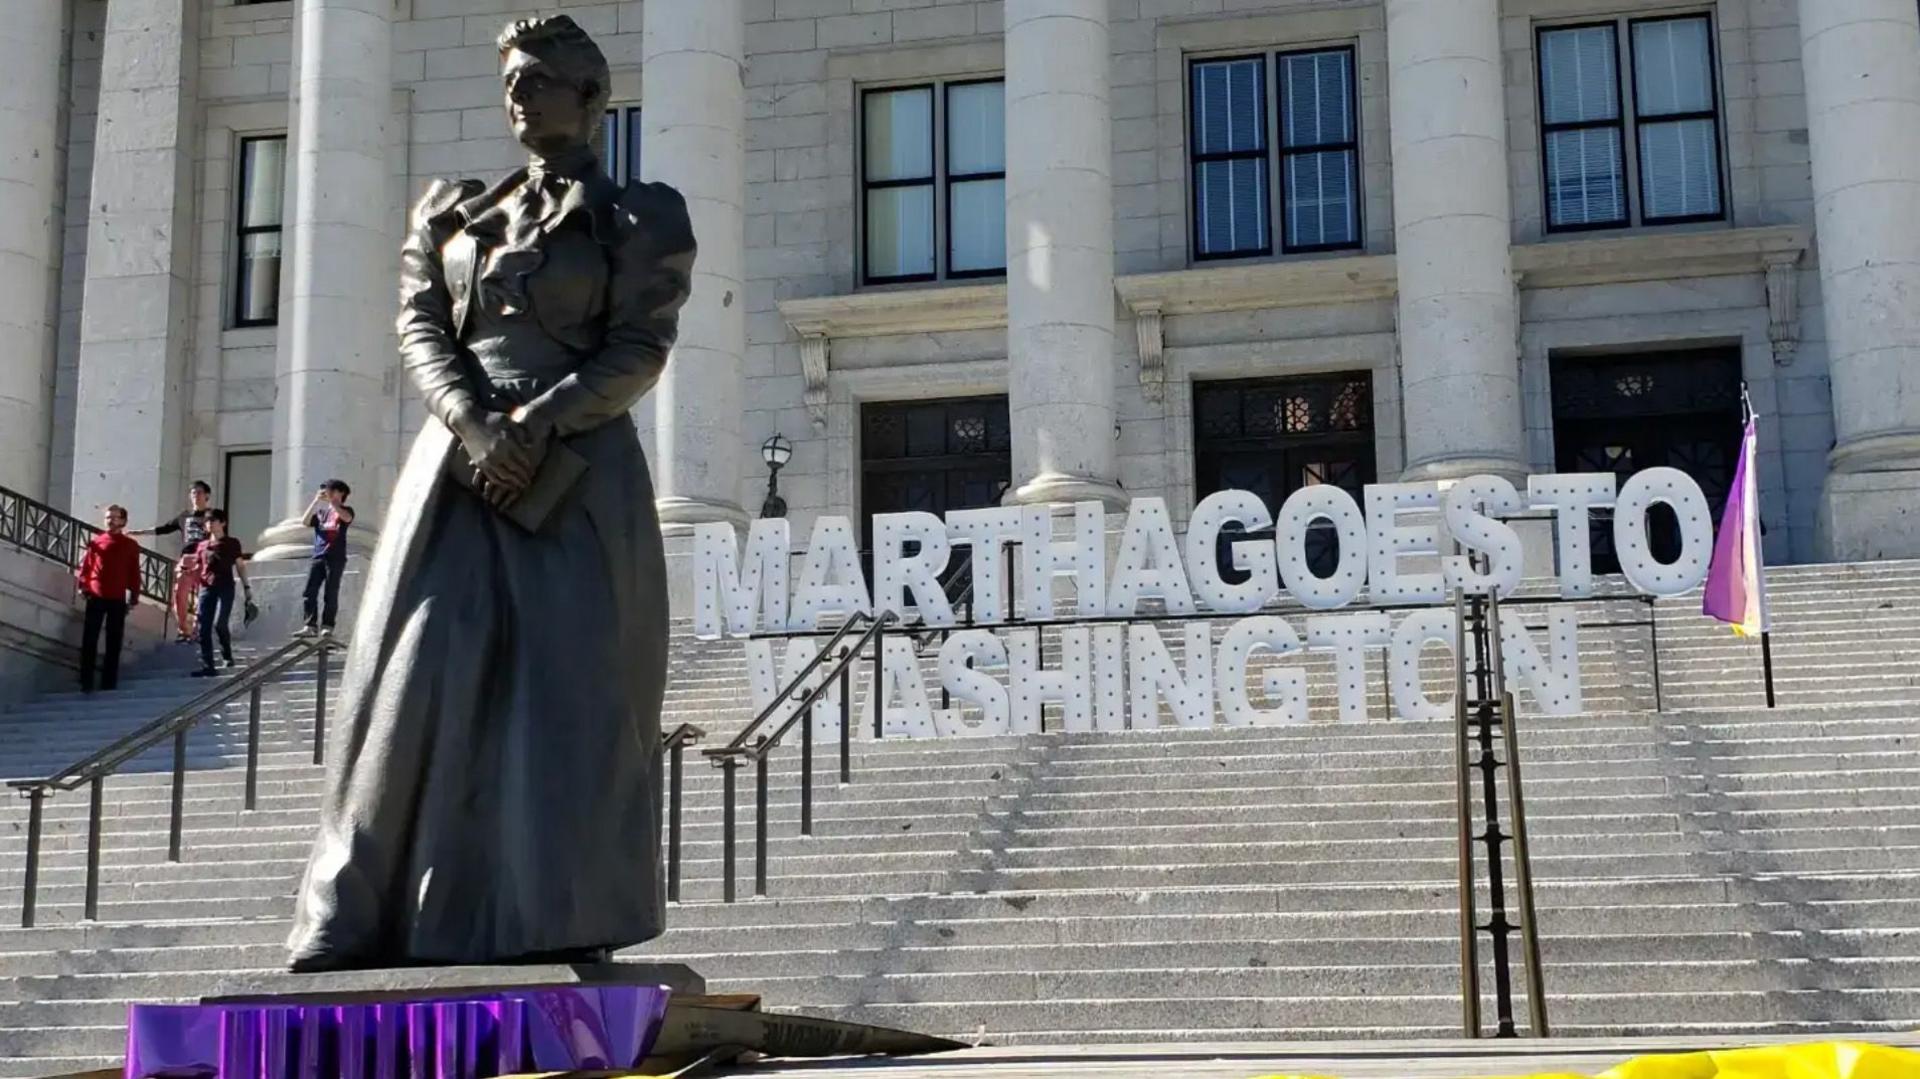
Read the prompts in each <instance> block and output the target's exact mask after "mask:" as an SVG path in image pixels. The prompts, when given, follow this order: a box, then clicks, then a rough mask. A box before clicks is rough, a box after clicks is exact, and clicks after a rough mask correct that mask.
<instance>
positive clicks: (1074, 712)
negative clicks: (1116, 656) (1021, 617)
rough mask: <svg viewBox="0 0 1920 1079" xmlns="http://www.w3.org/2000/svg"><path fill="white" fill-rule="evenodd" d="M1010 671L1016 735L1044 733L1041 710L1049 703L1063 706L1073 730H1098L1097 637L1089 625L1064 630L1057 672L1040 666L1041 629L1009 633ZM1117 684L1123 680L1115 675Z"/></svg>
mask: <svg viewBox="0 0 1920 1079" xmlns="http://www.w3.org/2000/svg"><path fill="white" fill-rule="evenodd" d="M1111 628H1113V629H1116V630H1117V629H1119V628H1120V627H1118V626H1114V627H1111ZM1117 662H1118V660H1116V663H1117ZM1007 672H1008V673H1007V683H1008V688H1009V691H1010V692H1011V693H1012V696H1013V708H1012V716H1011V719H1010V721H1009V723H1010V729H1011V730H1012V732H1013V733H1014V734H1039V733H1040V728H1041V718H1042V709H1043V708H1044V707H1045V706H1046V704H1047V703H1048V702H1049V701H1051V702H1053V703H1056V704H1058V705H1059V706H1060V715H1061V718H1062V719H1063V720H1064V721H1065V726H1066V729H1067V730H1068V731H1069V732H1074V731H1090V730H1092V729H1093V636H1092V634H1091V633H1089V632H1088V627H1086V626H1066V627H1063V628H1062V629H1061V630H1060V666H1059V668H1057V669H1055V670H1046V669H1045V668H1043V667H1042V666H1041V665H1040V631H1039V630H1037V629H1017V630H1014V631H1012V632H1010V633H1008V634H1007ZM1114 680H1115V681H1118V680H1119V679H1118V677H1117V676H1116V677H1115V679H1114Z"/></svg>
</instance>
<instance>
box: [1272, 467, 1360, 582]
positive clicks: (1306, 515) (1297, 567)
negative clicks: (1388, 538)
mask: <svg viewBox="0 0 1920 1079" xmlns="http://www.w3.org/2000/svg"><path fill="white" fill-rule="evenodd" d="M1315 521H1329V522H1331V523H1332V524H1333V531H1334V535H1336V536H1338V537H1339V539H1340V565H1339V566H1337V567H1335V569H1334V571H1333V574H1332V576H1328V577H1316V576H1314V574H1313V570H1312V569H1311V568H1310V567H1308V565H1307V530H1308V529H1310V528H1311V527H1313V523H1314V522H1315ZM1273 542H1274V551H1275V552H1276V553H1277V554H1278V555H1279V556H1280V576H1281V579H1282V580H1284V581H1285V582H1286V585H1287V591H1289V592H1291V593H1293V598H1295V599H1297V600H1299V601H1300V602H1301V603H1302V604H1304V605H1305V606H1307V607H1311V608H1313V609H1314V610H1316V611H1326V610H1332V609H1333V608H1335V607H1344V606H1346V605H1347V604H1349V603H1352V602H1353V600H1354V597H1355V596H1358V595H1359V594H1360V589H1361V587H1362V586H1364V585H1365V584H1366V583H1367V521H1366V518H1364V517H1362V516H1360V504H1359V503H1357V502H1355V501H1354V500H1353V496H1352V495H1350V494H1348V493H1347V492H1346V491H1345V490H1344V489H1342V488H1339V487H1335V486H1334V485H1333V484H1331V483H1319V484H1315V485H1313V486H1312V487H1302V488H1300V489H1299V490H1297V491H1295V492H1293V493H1292V494H1290V495H1288V496H1287V501H1286V504H1285V505H1283V506H1281V507H1280V518H1279V520H1278V521H1276V522H1275V524H1274V536H1273Z"/></svg>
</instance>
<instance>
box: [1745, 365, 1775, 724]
mask: <svg viewBox="0 0 1920 1079" xmlns="http://www.w3.org/2000/svg"><path fill="white" fill-rule="evenodd" d="M1740 413H1741V416H1740V425H1741V426H1742V427H1745V426H1746V425H1747V424H1748V423H1751V422H1752V421H1753V418H1754V413H1753V399H1752V398H1751V397H1748V396H1747V383H1746V381H1745V380H1744V379H1743V380H1741V382H1740ZM1766 572H1767V571H1766V569H1765V568H1764V567H1763V568H1762V569H1761V570H1760V574H1759V576H1760V577H1761V578H1762V579H1761V580H1760V581H1759V582H1758V584H1759V585H1760V594H1761V597H1762V598H1761V600H1760V603H1761V607H1762V614H1761V616H1760V671H1761V674H1762V676H1763V677H1765V679H1766V682H1767V707H1768V708H1772V707H1773V706H1774V696H1773V620H1772V619H1770V618H1768V617H1767V616H1766V614H1765V610H1764V608H1765V606H1766V599H1765V596H1766V581H1765V579H1764V578H1765V577H1766Z"/></svg>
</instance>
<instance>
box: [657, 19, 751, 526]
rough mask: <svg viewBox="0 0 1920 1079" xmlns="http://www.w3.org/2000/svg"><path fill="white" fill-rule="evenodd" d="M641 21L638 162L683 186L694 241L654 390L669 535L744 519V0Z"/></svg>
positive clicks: (663, 517)
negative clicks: (683, 300) (689, 286)
mask: <svg viewBox="0 0 1920 1079" xmlns="http://www.w3.org/2000/svg"><path fill="white" fill-rule="evenodd" d="M644 19H645V24H644V31H645V33H644V38H643V43H642V45H641V66H640V87H641V89H640V99H641V101H642V102H644V105H643V107H642V111H641V114H640V120H641V123H642V125H643V132H642V136H641V137H642V139H643V141H644V144H645V146H644V149H643V150H642V151H641V157H642V169H643V171H644V173H645V175H646V178H647V179H648V180H653V181H658V182H662V183H668V184H672V185H673V186H674V187H676V188H678V189H679V191H680V193H681V194H682V195H684V196H686V199H687V210H688V212H689V214H690V215H691V216H692V218H693V236H694V239H695V241H697V242H698V243H699V245H700V254H699V258H698V259H697V260H696V261H695V263H694V267H693V296H692V298H691V299H689V300H688V301H687V305H686V307H685V308H683V309H682V310H681V312H680V340H679V342H678V343H677V344H675V345H674V349H673V358H672V359H671V360H669V361H668V363H667V369H666V373H665V374H664V375H663V376H662V377H661V379H660V384H659V385H658V386H657V387H655V388H654V391H653V401H652V413H653V416H654V417H655V423H654V438H655V446H656V450H657V452H656V454H655V456H654V459H653V486H654V499H655V503H656V505H657V506H658V507H659V511H660V524H661V528H662V531H664V532H665V533H667V534H668V535H682V534H689V533H691V531H692V529H693V526H694V525H696V524H700V523H703V522H708V521H725V522H728V523H730V524H733V525H736V526H743V527H744V526H745V524H746V522H747V512H746V511H745V510H743V509H742V508H741V506H740V479H741V459H740V453H741V443H742V439H743V438H744V437H745V436H744V435H743V434H742V433H741V419H742V417H743V414H744V412H745V410H746V354H747V314H746V302H745V300H746V293H745V289H744V287H743V283H744V281H745V278H746V261H747V247H746V224H747V217H746V212H747V211H746V206H747V181H746V152H747V142H746V139H747V137H746V128H747V91H746V82H745V65H746V15H745V12H744V10H743V0H655V2H654V3H650V4H648V5H647V6H646V11H645V15H644ZM643 407H644V406H643Z"/></svg>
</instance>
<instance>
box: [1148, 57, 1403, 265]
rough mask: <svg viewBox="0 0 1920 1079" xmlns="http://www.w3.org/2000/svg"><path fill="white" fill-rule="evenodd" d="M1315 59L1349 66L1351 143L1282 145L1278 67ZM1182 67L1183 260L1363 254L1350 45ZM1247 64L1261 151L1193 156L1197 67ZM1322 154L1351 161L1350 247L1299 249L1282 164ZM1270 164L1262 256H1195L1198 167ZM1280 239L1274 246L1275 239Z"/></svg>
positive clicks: (1361, 178)
mask: <svg viewBox="0 0 1920 1079" xmlns="http://www.w3.org/2000/svg"><path fill="white" fill-rule="evenodd" d="M1320 53H1344V54H1345V55H1346V60H1347V116H1348V119H1349V120H1350V121H1351V124H1352V131H1353V136H1352V138H1350V139H1348V140H1345V141H1342V142H1324V143H1303V144H1301V145H1298V146H1288V145H1286V144H1285V130H1284V128H1283V127H1282V125H1281V119H1280V117H1281V113H1282V112H1283V111H1284V109H1285V104H1286V103H1285V100H1284V95H1283V92H1282V80H1281V75H1280V69H1281V66H1282V62H1283V61H1285V60H1286V59H1287V58H1288V57H1290V56H1313V55H1317V54H1320ZM1185 59H1186V62H1187V63H1186V80H1185V82H1186V85H1185V87H1184V88H1183V91H1182V92H1183V93H1184V94H1185V100H1186V117H1185V124H1186V137H1187V143H1186V147H1185V149H1186V158H1187V215H1188V220H1187V256H1188V258H1189V260H1190V261H1192V262H1194V263H1201V262H1231V261H1235V260H1248V259H1263V258H1273V257H1275V256H1276V255H1279V256H1287V255H1316V254H1326V253H1328V252H1333V251H1364V250H1366V246H1367V223H1366V218H1367V207H1366V186H1367V185H1366V173H1365V162H1364V161H1363V159H1362V154H1361V144H1362V143H1363V142H1364V141H1365V139H1364V130H1365V129H1364V128H1363V127H1362V123H1363V121H1362V118H1361V115H1360V49H1359V46H1358V45H1357V44H1356V43H1355V42H1353V41H1343V42H1339V43H1326V44H1320V45H1299V46H1288V47H1284V48H1282V47H1278V46H1275V47H1271V48H1267V49H1263V50H1259V51H1256V52H1245V51H1234V52H1223V53H1193V54H1189V55H1188V56H1186V57H1185ZM1246 60H1257V61H1259V62H1260V93H1261V95H1262V96H1261V102H1260V107H1261V109H1262V111H1263V115H1262V117H1261V138H1262V141H1263V143H1264V145H1263V146H1262V147H1261V148H1260V149H1258V150H1227V151H1215V152H1212V153H1207V154H1201V153H1198V152H1197V151H1195V149H1194V147H1195V146H1196V145H1197V144H1198V139H1197V137H1196V135H1195V132H1194V100H1193V71H1194V68H1195V67H1197V66H1198V65H1201V64H1224V63H1235V62H1239V61H1246ZM1319 153H1349V154H1352V155H1353V239H1352V240H1349V241H1345V242H1342V243H1319V244H1297V243H1294V242H1293V230H1292V229H1291V228H1289V227H1287V185H1286V172H1285V168H1286V162H1287V159H1288V158H1290V157H1298V156H1303V155H1306V154H1319ZM1261 159H1264V160H1265V161H1266V163H1267V191H1266V197H1265V198H1264V199H1263V200H1262V205H1261V212H1262V213H1264V214H1265V215H1266V224H1267V242H1266V244H1265V246H1263V247H1259V248H1245V249H1242V250H1238V251H1220V252H1211V253H1202V252H1201V250H1200V166H1201V165H1202V164H1206V163H1209V162H1216V161H1236V160H1261ZM1276 237H1278V243H1277V244H1276V242H1275V238H1276Z"/></svg>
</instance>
